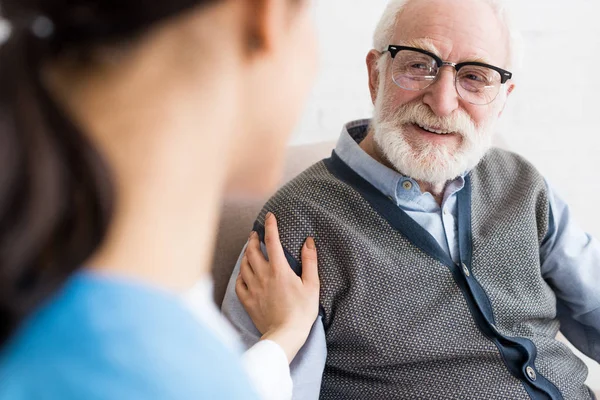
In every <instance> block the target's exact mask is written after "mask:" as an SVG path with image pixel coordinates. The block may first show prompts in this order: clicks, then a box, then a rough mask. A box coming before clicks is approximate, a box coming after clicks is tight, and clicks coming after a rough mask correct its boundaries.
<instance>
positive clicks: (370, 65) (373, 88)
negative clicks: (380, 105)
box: [367, 50, 381, 105]
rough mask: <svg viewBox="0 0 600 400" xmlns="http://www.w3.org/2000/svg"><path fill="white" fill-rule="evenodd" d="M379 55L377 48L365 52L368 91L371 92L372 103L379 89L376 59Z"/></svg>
mask: <svg viewBox="0 0 600 400" xmlns="http://www.w3.org/2000/svg"><path fill="white" fill-rule="evenodd" d="M380 57H381V53H380V52H378V51H377V50H371V51H369V54H367V70H368V71H369V92H370V93H371V101H372V102H373V105H374V104H375V100H377V92H378V90H379V68H377V61H378V60H379V58H380Z"/></svg>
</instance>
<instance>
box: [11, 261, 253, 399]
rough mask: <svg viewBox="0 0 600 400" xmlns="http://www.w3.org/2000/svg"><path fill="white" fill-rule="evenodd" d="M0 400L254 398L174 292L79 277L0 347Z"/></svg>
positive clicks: (233, 363)
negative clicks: (0, 352) (1, 348)
mask: <svg viewBox="0 0 600 400" xmlns="http://www.w3.org/2000/svg"><path fill="white" fill-rule="evenodd" d="M0 399H1V400H25V399H36V400H45V399H48V400H70V399H73V400H75V399H77V400H79V399H86V400H91V399H103V400H107V399H115V400H122V399H127V400H137V399H139V400H142V399H144V400H148V399H149V400H152V399H156V400H158V399H161V400H164V399H170V400H176V399H182V400H183V399H186V400H187V399H198V400H199V399H240V400H242V399H243V400H247V399H257V397H256V395H254V393H253V390H252V388H251V386H250V383H249V382H248V381H247V379H246V377H245V375H244V373H243V372H242V369H241V367H240V366H239V360H238V356H237V355H235V354H232V353H231V351H230V350H228V349H227V348H226V347H225V346H224V345H223V344H222V343H221V342H220V341H219V340H218V339H217V338H216V337H215V336H214V335H213V334H212V332H211V330H210V329H209V328H207V327H205V326H203V325H201V324H200V323H199V322H198V320H197V319H196V318H195V317H194V316H193V315H192V314H191V313H190V312H189V311H188V309H186V308H185V306H184V305H183V304H182V302H181V300H180V299H179V298H177V297H176V296H174V295H172V294H170V293H166V292H162V291H160V290H158V289H155V288H152V287H149V286H144V285H141V284H137V283H133V282H130V281H126V280H121V279H117V278H108V277H101V276H98V275H94V274H91V273H79V274H77V275H75V276H74V277H72V278H71V279H70V280H69V281H68V282H67V284H66V285H65V287H64V288H63V289H62V290H60V292H59V293H57V294H56V296H55V297H54V298H53V299H51V300H50V301H49V303H48V304H46V305H45V306H43V307H42V308H41V309H40V310H38V311H37V312H35V313H34V314H33V315H32V317H31V318H30V319H29V320H27V321H26V322H25V323H24V325H23V326H22V327H21V329H20V330H19V331H18V332H17V333H16V335H15V336H14V339H13V340H11V341H10V342H9V344H8V345H7V346H5V348H4V349H3V351H2V355H1V356H0Z"/></svg>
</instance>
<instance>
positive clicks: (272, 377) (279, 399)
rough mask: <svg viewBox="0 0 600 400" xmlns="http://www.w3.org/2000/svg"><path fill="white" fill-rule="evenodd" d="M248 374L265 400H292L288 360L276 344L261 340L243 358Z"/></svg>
mask: <svg viewBox="0 0 600 400" xmlns="http://www.w3.org/2000/svg"><path fill="white" fill-rule="evenodd" d="M242 363H243V365H244V368H245V370H246V373H247V374H248V376H249V377H250V380H251V382H252V383H253V384H254V388H255V389H256V391H257V392H258V394H259V395H260V396H261V398H262V399H263V400H290V399H291V398H292V388H293V383H292V378H291V376H290V367H289V365H288V359H287V356H286V355H285V352H284V351H283V349H282V348H281V347H280V346H279V345H278V344H277V343H275V342H273V341H270V340H261V341H260V342H258V343H256V344H255V345H254V346H252V347H251V348H250V349H249V350H248V351H246V353H244V356H243V357H242Z"/></svg>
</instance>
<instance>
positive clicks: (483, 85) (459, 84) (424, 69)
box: [384, 46, 512, 106]
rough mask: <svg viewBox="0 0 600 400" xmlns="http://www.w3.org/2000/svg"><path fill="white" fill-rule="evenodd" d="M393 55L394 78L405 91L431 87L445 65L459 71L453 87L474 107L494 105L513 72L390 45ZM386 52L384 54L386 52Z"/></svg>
mask: <svg viewBox="0 0 600 400" xmlns="http://www.w3.org/2000/svg"><path fill="white" fill-rule="evenodd" d="M386 51H389V53H390V55H391V56H392V79H393V80H394V83H395V84H396V85H398V86H399V87H401V88H402V89H406V90H412V91H417V90H423V89H425V88H427V87H429V86H430V85H432V84H433V83H434V82H435V81H436V79H437V77H438V75H439V72H440V69H441V68H442V67H443V66H446V65H447V66H450V67H453V68H454V69H456V77H455V80H454V86H455V87H456V91H457V92H458V95H459V96H460V97H461V98H462V99H464V100H465V101H467V102H469V103H471V104H474V105H481V106H483V105H486V104H490V103H491V102H493V101H494V100H495V99H496V97H497V96H498V93H500V87H501V86H502V85H504V84H505V83H506V81H508V80H509V79H511V78H512V73H511V72H508V71H505V70H503V69H502V68H498V67H494V66H493V65H488V64H484V63H480V62H463V63H458V64H455V63H451V62H448V61H443V60H442V59H441V58H439V57H438V56H436V55H435V54H433V53H430V52H428V51H427V50H422V49H418V48H414V47H405V46H389V47H388V49H387V50H386ZM386 51H384V53H385V52H386Z"/></svg>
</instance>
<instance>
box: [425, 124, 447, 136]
mask: <svg viewBox="0 0 600 400" xmlns="http://www.w3.org/2000/svg"><path fill="white" fill-rule="evenodd" d="M417 125H418V126H419V128H421V129H423V130H425V131H427V132H431V133H437V134H438V135H447V134H449V133H452V132H448V131H438V130H435V129H432V128H429V127H427V126H423V125H421V124H417Z"/></svg>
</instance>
